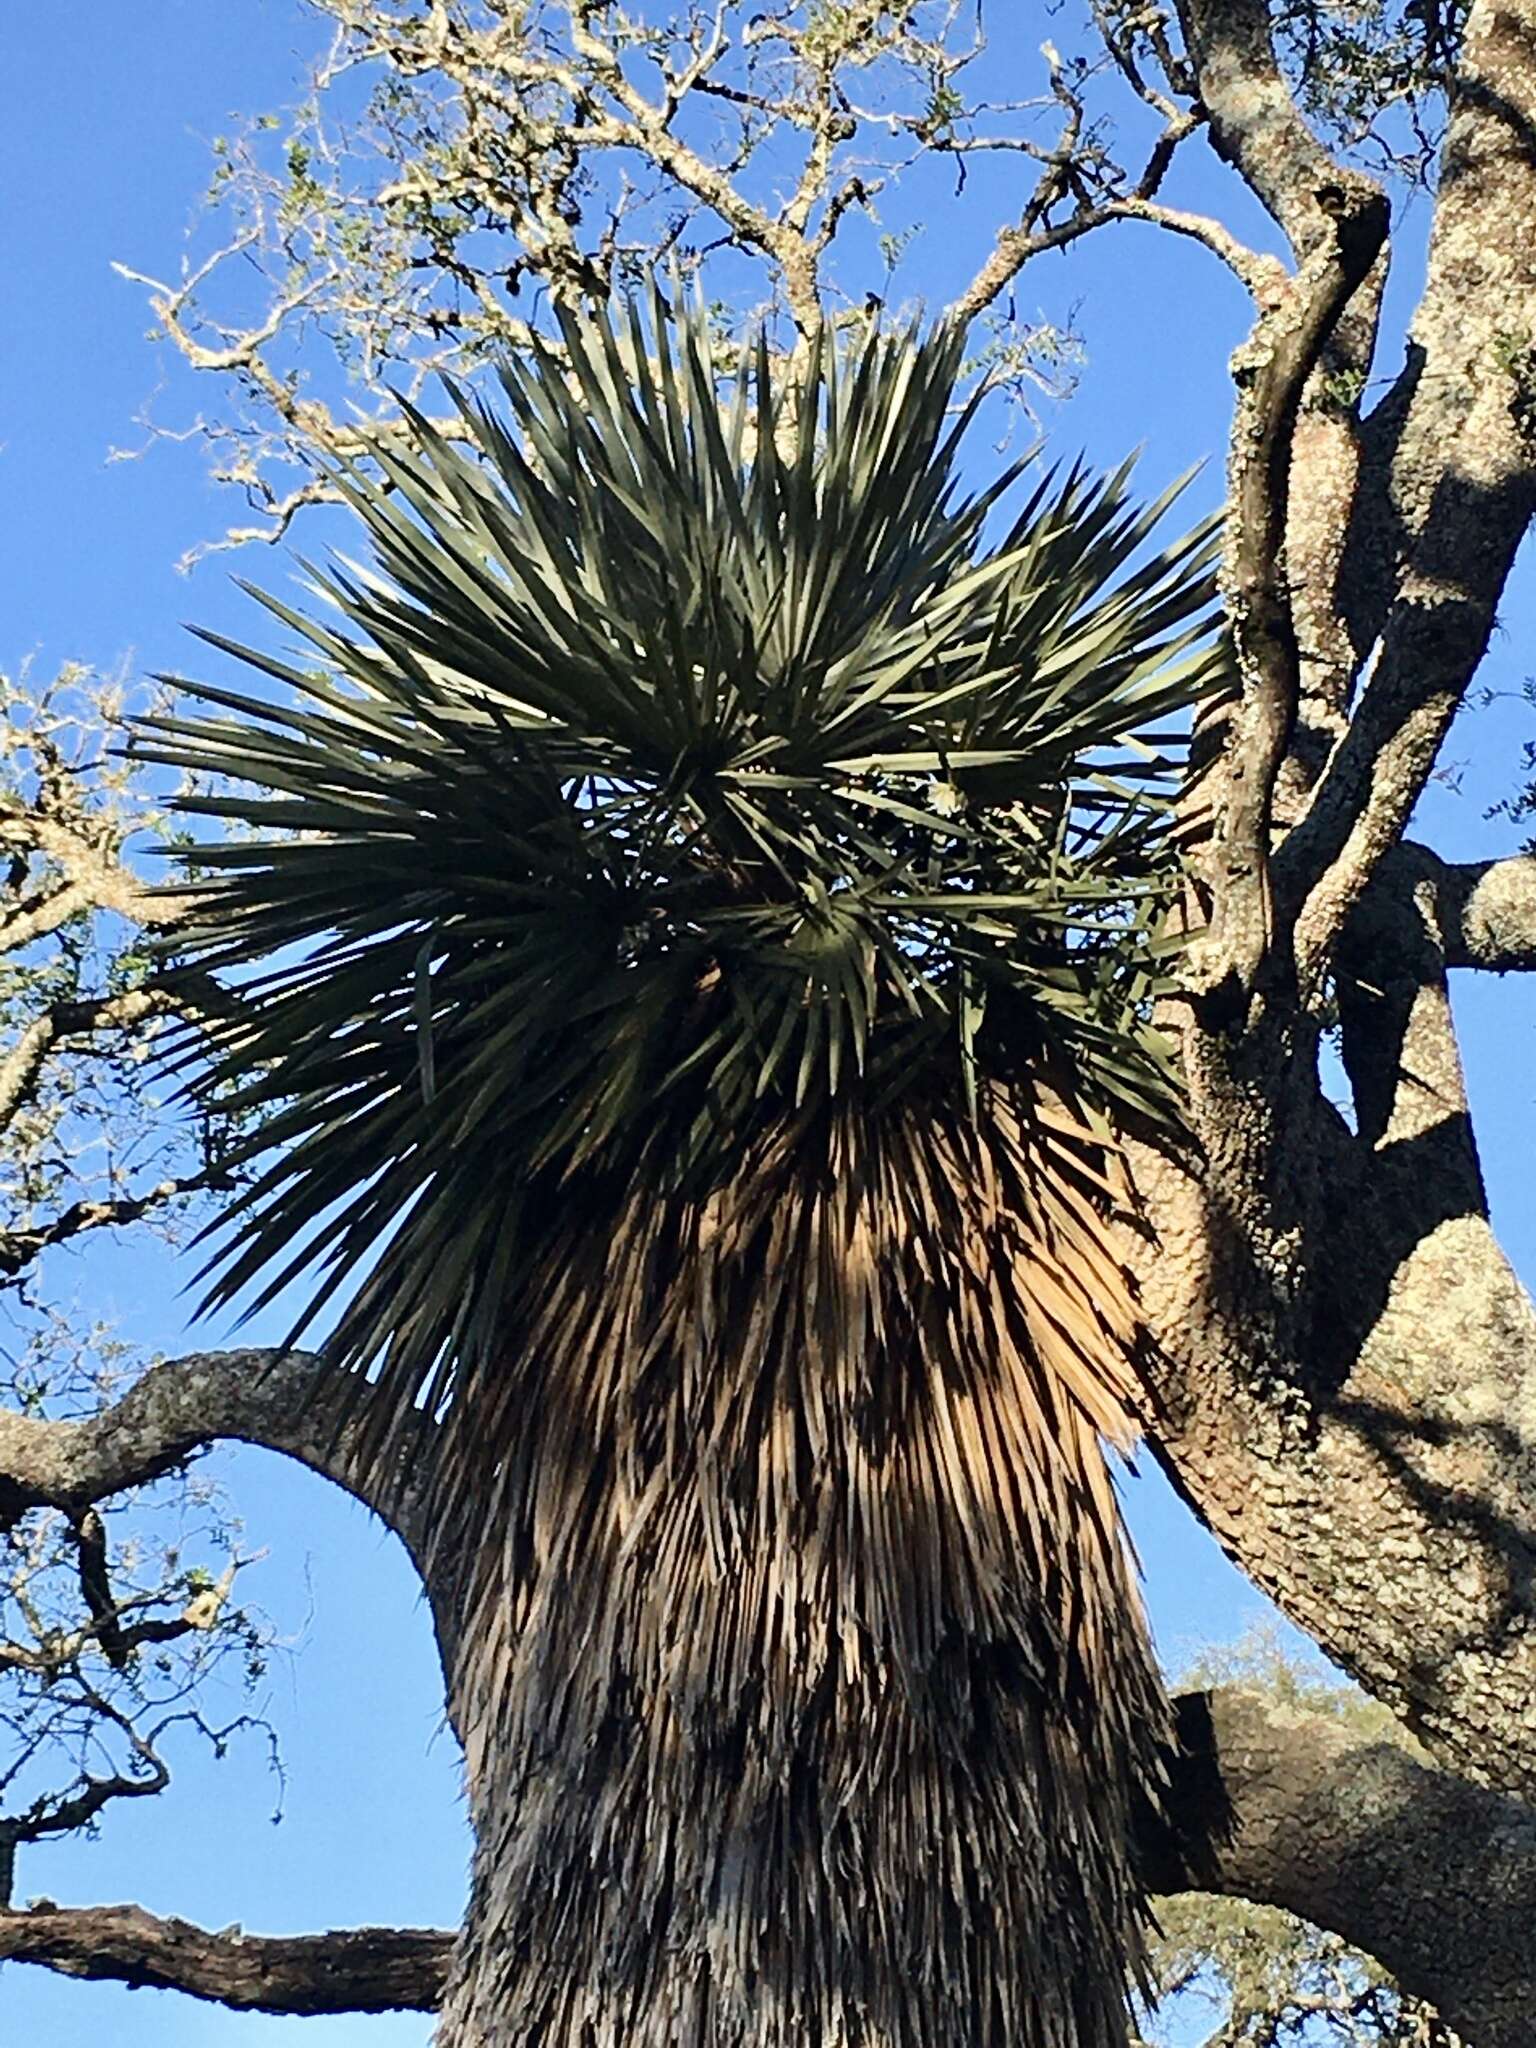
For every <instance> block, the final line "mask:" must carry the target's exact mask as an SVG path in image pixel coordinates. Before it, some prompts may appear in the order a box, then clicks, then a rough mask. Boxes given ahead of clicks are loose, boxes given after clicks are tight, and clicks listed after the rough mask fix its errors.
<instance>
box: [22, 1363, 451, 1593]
mask: <svg viewBox="0 0 1536 2048" xmlns="http://www.w3.org/2000/svg"><path fill="white" fill-rule="evenodd" d="M372 1401H373V1396H372V1393H371V1390H370V1389H369V1388H367V1387H366V1386H364V1385H362V1384H360V1383H359V1382H358V1381H357V1380H356V1379H354V1378H353V1377H352V1376H351V1375H349V1374H341V1373H333V1372H331V1371H330V1370H329V1369H328V1368H327V1367H326V1366H325V1364H324V1362H323V1361H322V1360H321V1359H320V1358H319V1357H318V1356H317V1355H316V1354H314V1353H313V1352H307V1351H281V1350H264V1351H256V1350H248V1351H204V1352H193V1353H191V1354H189V1355H188V1356H187V1357H184V1358H179V1359H174V1360H167V1361H165V1362H163V1363H162V1364H159V1365H155V1366H152V1367H151V1368H150V1370H149V1371H148V1372H147V1373H145V1375H144V1377H143V1378H142V1379H140V1380H138V1381H137V1382H136V1383H135V1384H134V1385H133V1386H132V1387H130V1388H129V1390H128V1392H127V1393H126V1394H124V1395H123V1397H122V1399H121V1400H120V1401H117V1402H115V1403H114V1404H113V1405H112V1406H111V1407H110V1408H107V1409H105V1410H103V1411H102V1413H101V1414H99V1415H93V1416H90V1417H88V1418H86V1419H85V1420H84V1421H80V1422H50V1421H42V1420H39V1419H37V1418H35V1417H33V1416H29V1415H19V1414H17V1413H15V1412H14V1411H12V1410H9V1409H0V1520H3V1521H14V1520H15V1519H16V1518H17V1517H18V1516H20V1515H21V1514H23V1513H25V1512H26V1510H27V1509H28V1508H32V1507H56V1508H62V1509H65V1510H66V1511H77V1510H79V1509H81V1508H83V1507H85V1506H88V1505H89V1504H90V1503H92V1502H95V1501H100V1500H105V1499H107V1498H108V1497H109V1496H110V1495H112V1494H114V1493H120V1492H122V1491H123V1489H124V1488H125V1487H129V1486H138V1485H142V1484H144V1483H145V1482H146V1481H148V1480H151V1479H156V1478H159V1477H160V1476H162V1475H163V1474H164V1473H166V1472H169V1471H172V1470H174V1468H175V1467H176V1466H178V1465H181V1464H183V1463H184V1462H185V1461H186V1460H187V1459H188V1458H189V1457H191V1456H192V1455H193V1454H194V1453H195V1452H197V1451H199V1450H202V1449H204V1448H205V1447H206V1446H207V1445H209V1444H212V1443H215V1442H220V1441H224V1440H230V1439H232V1440H234V1441H236V1442H241V1443H249V1444H257V1445H260V1446H262V1447H264V1448H266V1449H268V1450H274V1451H281V1452H283V1453H284V1454H285V1455H286V1456H288V1457H291V1458H296V1459H297V1460H298V1461H299V1462H300V1463H301V1464H304V1465H307V1466H309V1468H310V1469H311V1470H312V1471H315V1472H319V1473H321V1474H322V1475H323V1476H324V1477H325V1478H327V1479H331V1480H334V1481H335V1483H336V1484H337V1485H338V1486H341V1487H344V1488H345V1489H346V1491H347V1492H348V1493H350V1494H352V1495H353V1497H354V1498H355V1499H357V1500H360V1501H362V1502H363V1503H364V1504H365V1505H366V1506H368V1507H370V1508H372V1509H373V1510H374V1512H375V1513H376V1514H378V1515H381V1516H382V1517H383V1518H384V1520H385V1521H387V1522H388V1523H389V1524H390V1526H391V1527H392V1528H394V1529H395V1530H396V1532H397V1533H398V1534H399V1535H400V1537H401V1538H402V1540H403V1541H404V1542H405V1544H406V1547H407V1549H409V1550H410V1551H411V1553H412V1556H413V1558H415V1557H417V1555H418V1551H419V1546H420V1539H421V1530H420V1527H419V1519H418V1515H417V1512H416V1505H415V1489H414V1487H413V1485H412V1479H413V1477H414V1467H413V1465H412V1464H411V1463H410V1462H408V1461H410V1460H411V1459H412V1455H413V1451H414V1452H415V1453H417V1454H419V1455H420V1456H421V1457H422V1458H423V1459H424V1458H425V1456H426V1454H427V1452H429V1450H430V1446H431V1442H432V1440H433V1435H434V1425H433V1424H432V1423H431V1422H430V1421H428V1420H427V1419H426V1418H422V1419H421V1421H420V1422H419V1424H418V1425H417V1434H416V1439H415V1440H414V1442H413V1445H403V1446H402V1450H401V1459H402V1470H401V1474H400V1478H399V1480H398V1481H396V1480H394V1479H391V1480H389V1481H384V1480H381V1478H380V1477H379V1475H378V1473H377V1471H376V1470H375V1469H374V1466H373V1461H372V1460H371V1459H370V1460H368V1461H367V1462H366V1463H365V1462H364V1460H363V1459H362V1458H361V1456H360V1444H361V1442H362V1439H363V1437H364V1435H365V1433H366V1430H367V1426H368V1418H369V1412H370V1408H371V1405H372Z"/></svg>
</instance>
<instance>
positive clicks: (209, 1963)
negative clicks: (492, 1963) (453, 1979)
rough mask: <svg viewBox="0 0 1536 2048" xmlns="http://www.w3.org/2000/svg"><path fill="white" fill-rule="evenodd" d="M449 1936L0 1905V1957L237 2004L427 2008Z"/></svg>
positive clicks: (293, 2008)
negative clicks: (13, 1909)
mask: <svg viewBox="0 0 1536 2048" xmlns="http://www.w3.org/2000/svg"><path fill="white" fill-rule="evenodd" d="M453 1939H454V1938H453V1936H452V1935H451V1934H449V1933H445V1932H442V1931H440V1930H439V1929H437V1928H432V1927H421V1928H416V1927H359V1928H347V1929H344V1930H339V1931H336V1932H333V1933H329V1934H301V1935H248V1934H245V1933H243V1932H242V1931H241V1930H240V1929H239V1928H238V1927H236V1928H230V1929H227V1930H225V1931H224V1932H223V1933H219V1934H211V1933H209V1932H207V1931H206V1930H205V1929H204V1928H201V1927H196V1926H194V1925H193V1924H192V1923H191V1922H190V1921H187V1920H173V1919H161V1918H160V1917H159V1916H157V1915H156V1914H153V1913H147V1912H145V1910H144V1909H143V1907H142V1906H76V1907H62V1906H55V1905H53V1904H52V1903H50V1902H42V1903H40V1904H39V1905H37V1906H35V1907H33V1908H32V1909H31V1910H30V1911H28V1912H22V1913H0V1960H6V1959H9V1960H11V1961H14V1962H25V1963H42V1964H44V1965H46V1967H47V1968H49V1969H51V1970H57V1971H59V1972H60V1973H61V1974H62V1975H63V1976H66V1977H80V1978H87V1979H92V1980H97V1981H100V1980H103V1979H109V1980H111V1981H113V1982H116V1983H119V1984H127V1985H130V1986H132V1987H133V1988H135V1989H155V1990H166V1991H185V1992H189V1993H190V1994H191V1995H192V1996H193V1997H194V1998H204V1999H209V2000H211V2001H212V2002H213V2003H215V2004H218V2005H226V2006H232V2007H233V2008H234V2009H235V2010H236V2011H237V2012H268V2013H294V2014H307V2015H313V2014H318V2013H340V2012H400V2011H409V2012H433V2011H435V2010H436V2008H437V2006H438V2004H439V2002H440V2000H441V1998H442V1990H443V1982H444V1979H445V1977H446V1975H447V1969H448V1958H449V1956H450V1954H451V1953H452V1949H453Z"/></svg>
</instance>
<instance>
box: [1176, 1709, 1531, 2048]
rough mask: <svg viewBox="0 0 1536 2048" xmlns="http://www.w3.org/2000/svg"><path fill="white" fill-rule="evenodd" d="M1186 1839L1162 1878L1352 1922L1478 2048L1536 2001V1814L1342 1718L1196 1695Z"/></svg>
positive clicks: (1179, 1772)
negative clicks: (1535, 1928) (1362, 1731)
mask: <svg viewBox="0 0 1536 2048" xmlns="http://www.w3.org/2000/svg"><path fill="white" fill-rule="evenodd" d="M1178 1713H1179V1735H1180V1739H1181V1743H1182V1745H1183V1750H1182V1754H1181V1755H1180V1756H1179V1757H1178V1759H1177V1760H1176V1762H1175V1765H1174V1770H1173V1786H1172V1800H1171V1804H1172V1807H1173V1809H1174V1811H1175V1812H1176V1813H1177V1814H1178V1817H1179V1827H1178V1831H1177V1836H1176V1837H1175V1836H1174V1835H1172V1834H1169V1835H1166V1836H1163V1837H1154V1838H1153V1839H1151V1840H1150V1841H1149V1843H1148V1845H1147V1846H1148V1864H1147V1868H1148V1875H1149V1878H1150V1881H1151V1882H1152V1883H1153V1884H1154V1885H1156V1886H1157V1887H1158V1888H1160V1889H1162V1890H1164V1891H1173V1890H1202V1891H1217V1892H1222V1893H1224V1894H1226V1895H1228V1896H1230V1897H1237V1898H1244V1899H1250V1900H1253V1901H1255V1902H1257V1903H1259V1904H1263V1905H1272V1906H1283V1907H1284V1908H1285V1909H1286V1910H1287V1911H1288V1912H1292V1913H1296V1914H1299V1915H1300V1916H1301V1918H1302V1919H1304V1920H1310V1921H1312V1922H1313V1923H1314V1924H1315V1925H1316V1926H1319V1927H1325V1928H1328V1929H1330V1930H1332V1932H1334V1933H1336V1934H1339V1935H1342V1936H1343V1938H1344V1939H1345V1940H1346V1941H1349V1942H1351V1943H1353V1944H1354V1946H1355V1947H1357V1948H1362V1949H1364V1950H1366V1952H1367V1953H1368V1954H1370V1955H1372V1956H1374V1957H1375V1958H1376V1960H1377V1961H1378V1962H1379V1963H1380V1964H1381V1965H1382V1966H1383V1967H1384V1968H1385V1969H1387V1970H1389V1971H1391V1973H1392V1974H1393V1976H1394V1977H1396V1978H1397V1980H1398V1982H1399V1983H1400V1984H1401V1985H1402V1987H1403V1988H1404V1989H1405V1990H1406V1991H1408V1992H1410V1993H1411V1994H1412V1995H1413V1996H1415V1997H1417V1998H1421V1999H1424V2000H1426V2001H1427V2002H1428V2003H1430V2004H1432V2005H1434V2006H1435V2007H1437V2008H1438V2010H1439V2011H1440V2013H1441V2014H1442V2015H1443V2016H1444V2018H1445V2019H1446V2020H1447V2021H1448V2023H1449V2024H1450V2025H1451V2026H1453V2027H1454V2028H1455V2029H1456V2030H1457V2032H1458V2033H1460V2034H1462V2035H1464V2036H1465V2037H1466V2038H1467V2039H1468V2040H1471V2041H1475V2042H1476V2043H1477V2048H1521V2044H1524V2043H1526V2042H1528V2041H1529V2039H1530V2015H1531V2012H1532V2010H1533V2009H1536V1941H1533V1940H1532V1935H1531V1930H1532V1927H1533V1926H1536V1811H1533V1810H1532V1809H1531V1808H1530V1807H1527V1806H1525V1805H1522V1804H1521V1803H1520V1802H1519V1801H1517V1800H1514V1799H1510V1798H1508V1797H1506V1796H1504V1795H1503V1794H1500V1793H1497V1792H1493V1791H1490V1790H1488V1789H1487V1788H1486V1787H1484V1786H1481V1785H1474V1784H1471V1783H1470V1782H1468V1781H1467V1780H1466V1779H1464V1778H1458V1777H1455V1776H1453V1775H1452V1774H1451V1773H1449V1772H1447V1771H1438V1770H1434V1769H1432V1768H1429V1767H1428V1766H1426V1765H1424V1764H1421V1763H1418V1762H1416V1761H1415V1760H1414V1759H1413V1757H1411V1756H1410V1755H1408V1754H1407V1752H1406V1751H1404V1750H1402V1749H1399V1748H1397V1747H1396V1746H1395V1745H1394V1744H1391V1743H1386V1742H1380V1741H1376V1740H1373V1739H1370V1738H1369V1737H1362V1736H1361V1735H1360V1734H1359V1733H1357V1732H1355V1731H1352V1730H1351V1729H1350V1727H1349V1726H1348V1725H1347V1724H1346V1723H1343V1722H1340V1721H1337V1720H1334V1719H1332V1718H1330V1717H1328V1716H1326V1715H1323V1714H1318V1713H1307V1712H1304V1711H1298V1710H1297V1709H1295V1708H1292V1707H1290V1706H1286V1705H1281V1704H1279V1703H1277V1702H1275V1701H1272V1700H1268V1699H1266V1698H1264V1697H1263V1696H1262V1695H1260V1694H1257V1693H1251V1692H1247V1691H1243V1690H1240V1689H1238V1688H1235V1687H1234V1688H1228V1687H1223V1688H1221V1689H1220V1690H1219V1691H1217V1692H1214V1693H1194V1694H1186V1695H1185V1696H1184V1697H1183V1698H1182V1699H1181V1700H1180V1701H1179V1702H1178Z"/></svg>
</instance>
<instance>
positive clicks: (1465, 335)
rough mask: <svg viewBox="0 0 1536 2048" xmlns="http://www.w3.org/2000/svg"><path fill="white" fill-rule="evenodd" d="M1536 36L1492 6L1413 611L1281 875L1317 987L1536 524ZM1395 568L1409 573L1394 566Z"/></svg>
mask: <svg viewBox="0 0 1536 2048" xmlns="http://www.w3.org/2000/svg"><path fill="white" fill-rule="evenodd" d="M1533 229H1536V40H1533V36H1532V29H1531V20H1530V10H1529V8H1528V7H1524V6H1520V5H1515V4H1512V0H1478V4H1476V5H1474V6H1473V7H1472V9H1471V11H1470V14H1469V16H1468V20H1467V28H1466V35H1465V41H1464V46H1463V52H1462V57H1461V61H1460V65H1459V67H1458V75H1457V82H1456V87H1455V90H1454V93H1453V96H1452V105H1451V118H1450V124H1449V127H1448V130H1447V137H1446V145H1445V151H1444V156H1443V161H1442V165H1441V174H1440V191H1439V199H1438V203H1437V206H1436V210H1435V226H1434V233H1433V236H1432V239H1431V246H1430V269H1429V280H1428V284H1427V286H1426V289H1425V294H1424V298H1423V301H1422V302H1421V305H1420V308H1419V311H1418V314H1417V315H1416V317H1415V319H1414V323H1413V328H1412V332H1411V336H1410V343H1409V352H1408V358H1409V359H1408V363H1407V366H1406V367H1405V369H1404V371H1403V376H1402V379H1401V380H1400V383H1401V386H1402V395H1400V397H1399V402H1398V404H1397V405H1396V407H1395V408H1394V419H1400V422H1401V423H1400V426H1399V427H1398V431H1397V435H1396V441H1395V446H1394V447H1393V450H1392V454H1391V460H1390V467H1389V475H1388V479H1387V484H1386V489H1387V494H1388V499H1389V504H1390V515H1391V525H1392V529H1393V535H1394V539H1393V552H1394V553H1395V556H1396V568H1395V576H1394V578H1393V582H1394V588H1395V592H1396V596H1395V601H1394V603H1393V605H1392V607H1391V609H1390V612H1389V613H1388V615H1387V617H1386V620H1385V625H1384V628H1383V632H1382V640H1381V646H1380V650H1379V654H1378V658H1377V661H1376V665H1375V669H1374V672H1373V674H1372V677H1371V680H1370V683H1369V685H1368V686H1367V688H1366V691H1365V694H1364V697H1363V698H1362V700H1361V703H1360V707H1359V709H1358V711H1357V713H1356V715H1355V717H1354V719H1353V721H1352V723H1351V725H1350V727H1349V730H1348V731H1347V733H1346V734H1345V735H1344V737H1343V738H1342V739H1341V740H1340V742H1339V744H1338V746H1337V748H1336V749H1335V751H1334V755H1333V758H1332V760H1331V761H1330V762H1329V765H1328V768H1327V771H1326V773H1325V775H1324V777H1323V779H1322V781H1321V783H1320V784H1319V786H1318V789H1317V792H1316V795H1315V797H1314V799H1313V802H1312V805H1311V808H1310V811H1309V813H1308V815H1307V817H1306V819H1305V820H1304V822H1303V824H1302V825H1301V826H1300V827H1298V829H1297V831H1296V832H1295V833H1294V834H1293V835H1292V837H1291V840H1290V841H1289V842H1288V844H1287V845H1286V847H1285V848H1284V849H1283V850H1282V853H1281V855H1280V856H1279V860H1278V863H1277V866H1279V867H1282V868H1283V869H1284V871H1285V873H1286V877H1287V886H1288V893H1289V894H1291V895H1292V897H1293V898H1294V899H1295V900H1300V899H1301V898H1302V896H1305V897H1306V900H1305V903H1304V905H1303V907H1302V909H1301V911H1300V913H1299V915H1298V918H1297V923H1296V956H1297V964H1298V969H1299V971H1300V974H1301V979H1302V983H1303V986H1304V987H1306V986H1309V985H1311V984H1314V983H1315V982H1316V981H1317V979H1318V977H1319V976H1320V975H1321V974H1322V972H1323V971H1324V969H1325V967H1326V963H1327V959H1328V953H1329V948H1330V947H1331V946H1332V944H1333V942H1334V941H1335V939H1336V938H1337V937H1338V934H1339V933H1340V931H1341V930H1342V929H1343V927H1344V924H1345V922H1346V921H1347V919H1348V917H1349V914H1350V911H1351V910H1352V908H1353V906H1354V904H1355V903H1356V902H1358V900H1359V898H1360V896H1361V895H1362V893H1363V892H1364V890H1365V888H1366V886H1367V884H1368V883H1369V880H1370V877H1371V874H1372V872H1373V871H1374V869H1375V867H1376V865H1377V863H1378V862H1379V861H1380V860H1381V859H1382V857H1383V855H1384V854H1385V853H1386V852H1387V850H1388V848H1389V847H1391V846H1392V845H1394V844H1395V843H1396V841H1397V839H1398V837H1399V835H1400V834H1401V833H1402V831H1403V829H1404V827H1405V825H1406V823H1407V821H1408V818H1409V816H1410V815H1411V813H1412V810H1413V807H1414V805H1415V803H1416V802H1417V801H1418V798H1419V796H1420V794H1421V792H1422V790H1423V788H1424V785H1425V782H1426V780H1427V778H1428V776H1429V775H1430V773H1431V771H1432V770H1433V767H1434V764H1435V761H1436V759H1437V758H1438V755H1439V752H1440V748H1441V746H1442V744H1443V742H1444V739H1445V735H1446V733H1447V731H1448V730H1449V727H1450V722H1451V720H1452V718H1453V717H1454V716H1455V713H1456V710H1457V707H1458V706H1459V704H1460V703H1461V701H1462V698H1463V697H1464V695H1465V693H1466V689H1467V686H1468V684H1469V683H1470V681H1471V679H1472V676H1473V675H1474V673H1475V672H1476V669H1477V667H1478V664H1479V663H1480V662H1481V660H1482V658H1483V655H1484V653H1485V652H1486V650H1487V646H1488V641H1489V636H1490V634H1491V633H1492V630H1493V625H1494V619H1495V614H1496V610H1497V606H1498V602H1499V599H1500V596H1501V593H1502V591H1503V588H1504V584H1505V581H1506V579H1507V577H1508V574H1509V570H1510V566H1511V564H1512V562H1513V560H1514V556H1515V551H1516V549H1517V548H1518V546H1519V544H1520V542H1521V540H1522V539H1523V537H1524V535H1525V533H1526V530H1527V529H1528V527H1529V525H1530V522H1531V518H1532V514H1533V512H1536V405H1533V401H1536V352H1533V348H1532V343H1531V337H1530V334H1529V315H1530V307H1531V304H1532V302H1533V296H1536V240H1533ZM1388 566H1389V568H1390V567H1391V566H1392V565H1391V564H1389V565H1388Z"/></svg>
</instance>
